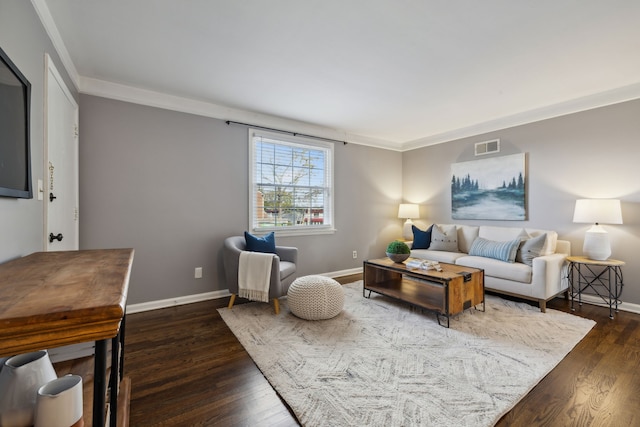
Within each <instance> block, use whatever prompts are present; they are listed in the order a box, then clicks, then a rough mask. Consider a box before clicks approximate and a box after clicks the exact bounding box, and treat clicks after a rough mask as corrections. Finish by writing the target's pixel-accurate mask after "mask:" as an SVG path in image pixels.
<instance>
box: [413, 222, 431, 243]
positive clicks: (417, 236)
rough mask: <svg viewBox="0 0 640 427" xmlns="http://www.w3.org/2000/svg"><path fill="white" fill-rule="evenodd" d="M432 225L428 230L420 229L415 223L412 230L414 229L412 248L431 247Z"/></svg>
mask: <svg viewBox="0 0 640 427" xmlns="http://www.w3.org/2000/svg"><path fill="white" fill-rule="evenodd" d="M432 228H433V225H431V227H429V228H427V230H426V231H422V230H420V229H419V228H418V227H416V226H415V225H412V226H411V230H412V231H413V244H412V245H411V248H412V249H429V246H430V245H431V229H432Z"/></svg>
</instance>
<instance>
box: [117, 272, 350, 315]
mask: <svg viewBox="0 0 640 427" xmlns="http://www.w3.org/2000/svg"><path fill="white" fill-rule="evenodd" d="M360 273H362V267H358V268H351V269H349V270H339V271H332V272H329V273H322V274H320V276H327V277H331V278H335V277H342V276H350V275H352V274H360ZM229 295H231V294H230V293H229V290H228V289H223V290H221V291H213V292H205V293H202V294H195V295H185V296H182V297H175V298H168V299H163V300H157V301H148V302H141V303H138V304H130V305H127V314H132V313H141V312H143V311H151V310H158V309H160V308H167V307H175V306H177V305H184V304H192V303H194V302H201V301H208V300H212V299H218V298H225V297H228V296H229Z"/></svg>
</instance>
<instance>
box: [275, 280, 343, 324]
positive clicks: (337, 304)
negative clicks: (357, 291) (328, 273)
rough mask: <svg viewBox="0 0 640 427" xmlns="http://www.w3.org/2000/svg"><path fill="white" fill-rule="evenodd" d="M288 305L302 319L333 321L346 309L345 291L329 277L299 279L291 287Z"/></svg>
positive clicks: (288, 293) (288, 294)
mask: <svg viewBox="0 0 640 427" xmlns="http://www.w3.org/2000/svg"><path fill="white" fill-rule="evenodd" d="M287 304H288V305H289V309H290V310H291V312H292V313H293V314H294V315H296V316H297V317H300V318H302V319H306V320H323V319H331V318H332V317H335V316H337V315H338V313H340V312H341V311H342V308H343V307H344V290H343V289H342V285H340V283H338V282H336V281H335V280H333V279H331V278H329V277H325V276H303V277H298V278H297V279H296V280H294V281H293V283H292V284H291V286H290V287H289V291H288V292H287Z"/></svg>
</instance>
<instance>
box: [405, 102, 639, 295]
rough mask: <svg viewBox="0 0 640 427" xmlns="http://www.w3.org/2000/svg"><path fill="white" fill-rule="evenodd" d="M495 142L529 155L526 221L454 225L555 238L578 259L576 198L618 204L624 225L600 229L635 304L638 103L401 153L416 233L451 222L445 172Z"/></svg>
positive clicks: (580, 240) (504, 148)
mask: <svg viewBox="0 0 640 427" xmlns="http://www.w3.org/2000/svg"><path fill="white" fill-rule="evenodd" d="M495 138H500V141H501V146H502V150H501V152H500V153H499V155H507V154H514V153H527V163H528V164H527V167H528V172H527V180H528V188H527V190H528V196H527V198H528V220H527V221H515V222H510V221H509V222H501V221H455V222H457V223H468V224H471V223H473V224H495V225H505V226H522V227H529V228H544V229H553V230H556V231H557V232H558V234H559V237H560V238H561V239H565V240H569V241H571V244H572V252H573V254H574V255H581V254H582V243H583V240H584V233H585V231H586V230H587V229H588V228H589V227H590V226H589V225H588V224H574V223H573V222H572V219H573V209H574V205H575V200H576V199H579V198H619V199H621V202H622V216H623V222H624V224H623V225H604V227H605V228H606V230H607V231H608V232H609V235H610V238H611V246H612V255H611V257H612V258H614V259H619V260H622V261H625V262H626V263H627V265H626V266H625V267H623V274H624V282H625V285H626V286H625V288H624V292H623V296H622V300H623V301H625V302H630V303H635V304H640V263H638V262H636V258H635V257H636V255H637V254H638V253H640V168H639V164H638V160H639V159H640V100H635V101H630V102H625V103H621V104H616V105H612V106H608V107H603V108H598V109H593V110H590V111H585V112H581V113H576V114H571V115H567V116H563V117H558V118H554V119H550V120H544V121H540V122H536V123H532V124H528V125H523V126H518V127H513V128H509V129H504V130H500V131H497V132H491V133H487V134H483V135H478V136H475V137H472V138H465V139H460V140H457V141H452V142H448V143H446V144H439V145H435V146H431V147H425V148H421V149H417V150H412V151H408V152H405V153H403V195H404V198H405V199H406V200H407V201H409V202H414V203H419V204H420V205H421V216H422V218H421V220H420V221H419V222H420V224H421V225H422V226H428V225H429V224H431V223H433V222H453V220H452V219H451V191H450V176H451V175H450V173H451V172H450V165H451V163H456V162H461V161H468V160H476V159H479V158H483V157H475V156H474V153H473V151H474V143H476V142H481V141H486V140H490V139H495Z"/></svg>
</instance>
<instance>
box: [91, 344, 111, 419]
mask: <svg viewBox="0 0 640 427" xmlns="http://www.w3.org/2000/svg"><path fill="white" fill-rule="evenodd" d="M108 341H109V339H104V340H99V341H96V355H95V358H94V367H93V427H104V424H105V419H104V415H105V414H104V408H105V404H106V392H107V389H106V386H107V342H108Z"/></svg>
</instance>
